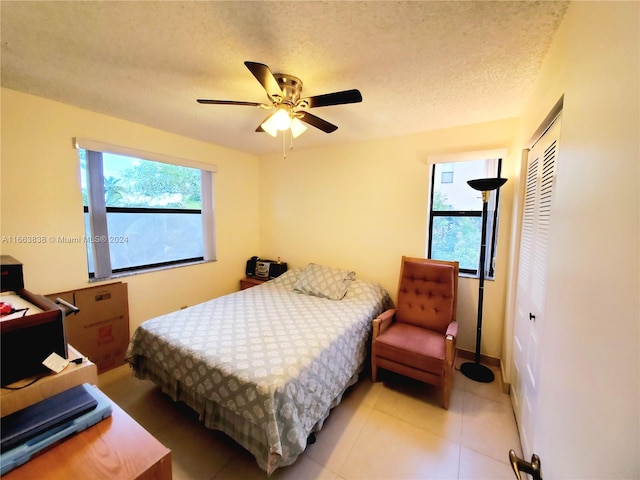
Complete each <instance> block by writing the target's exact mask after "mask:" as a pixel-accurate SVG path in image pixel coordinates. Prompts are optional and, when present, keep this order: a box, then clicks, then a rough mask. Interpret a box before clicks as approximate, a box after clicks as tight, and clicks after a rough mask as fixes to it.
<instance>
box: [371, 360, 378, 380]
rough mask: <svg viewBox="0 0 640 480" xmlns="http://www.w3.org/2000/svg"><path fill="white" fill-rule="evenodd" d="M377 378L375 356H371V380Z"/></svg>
mask: <svg viewBox="0 0 640 480" xmlns="http://www.w3.org/2000/svg"><path fill="white" fill-rule="evenodd" d="M377 378H378V366H377V365H376V359H375V357H373V356H372V357H371V381H372V382H376V381H377Z"/></svg>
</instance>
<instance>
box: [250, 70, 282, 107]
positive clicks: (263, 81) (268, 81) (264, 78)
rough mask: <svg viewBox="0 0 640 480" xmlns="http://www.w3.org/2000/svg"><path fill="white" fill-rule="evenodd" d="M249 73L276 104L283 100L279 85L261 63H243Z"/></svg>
mask: <svg viewBox="0 0 640 480" xmlns="http://www.w3.org/2000/svg"><path fill="white" fill-rule="evenodd" d="M244 64H245V65H246V66H247V68H248V69H249V71H250V72H251V73H253V76H254V77H256V80H258V81H259V82H260V85H262V87H263V88H264V89H265V90H266V92H267V95H268V96H269V98H270V99H271V100H274V101H276V102H278V103H279V102H281V101H282V99H283V98H284V94H283V93H282V89H281V88H280V85H278V81H277V80H276V78H275V77H274V76H273V73H271V70H269V67H267V66H266V65H265V64H263V63H257V62H244Z"/></svg>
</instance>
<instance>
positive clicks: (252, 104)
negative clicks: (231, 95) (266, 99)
mask: <svg viewBox="0 0 640 480" xmlns="http://www.w3.org/2000/svg"><path fill="white" fill-rule="evenodd" d="M196 101H197V102H198V103H204V104H206V105H248V106H250V107H259V106H260V105H262V104H261V103H257V102H236V101H235V100H208V99H206V98H199V99H198V100H196Z"/></svg>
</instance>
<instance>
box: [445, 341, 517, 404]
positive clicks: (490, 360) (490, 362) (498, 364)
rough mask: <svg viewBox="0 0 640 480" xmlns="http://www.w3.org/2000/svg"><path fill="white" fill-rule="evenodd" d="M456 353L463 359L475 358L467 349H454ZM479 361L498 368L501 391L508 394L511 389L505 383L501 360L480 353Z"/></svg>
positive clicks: (509, 385)
mask: <svg viewBox="0 0 640 480" xmlns="http://www.w3.org/2000/svg"><path fill="white" fill-rule="evenodd" d="M456 355H457V356H458V357H460V358H464V359H465V360H475V359H476V354H475V352H469V351H468V350H461V349H460V348H457V349H456ZM480 363H483V364H485V365H489V366H490V367H496V368H499V369H500V384H501V385H502V392H503V393H506V394H509V392H510V390H511V384H509V383H507V382H506V381H505V378H504V369H503V368H502V367H503V365H502V360H501V359H499V358H496V357H490V356H488V355H483V354H480Z"/></svg>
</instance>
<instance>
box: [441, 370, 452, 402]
mask: <svg viewBox="0 0 640 480" xmlns="http://www.w3.org/2000/svg"><path fill="white" fill-rule="evenodd" d="M452 386H453V372H452V371H451V370H450V369H448V368H447V369H446V370H445V372H444V385H443V386H442V406H443V407H444V409H445V410H449V399H450V398H451V387H452Z"/></svg>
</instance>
